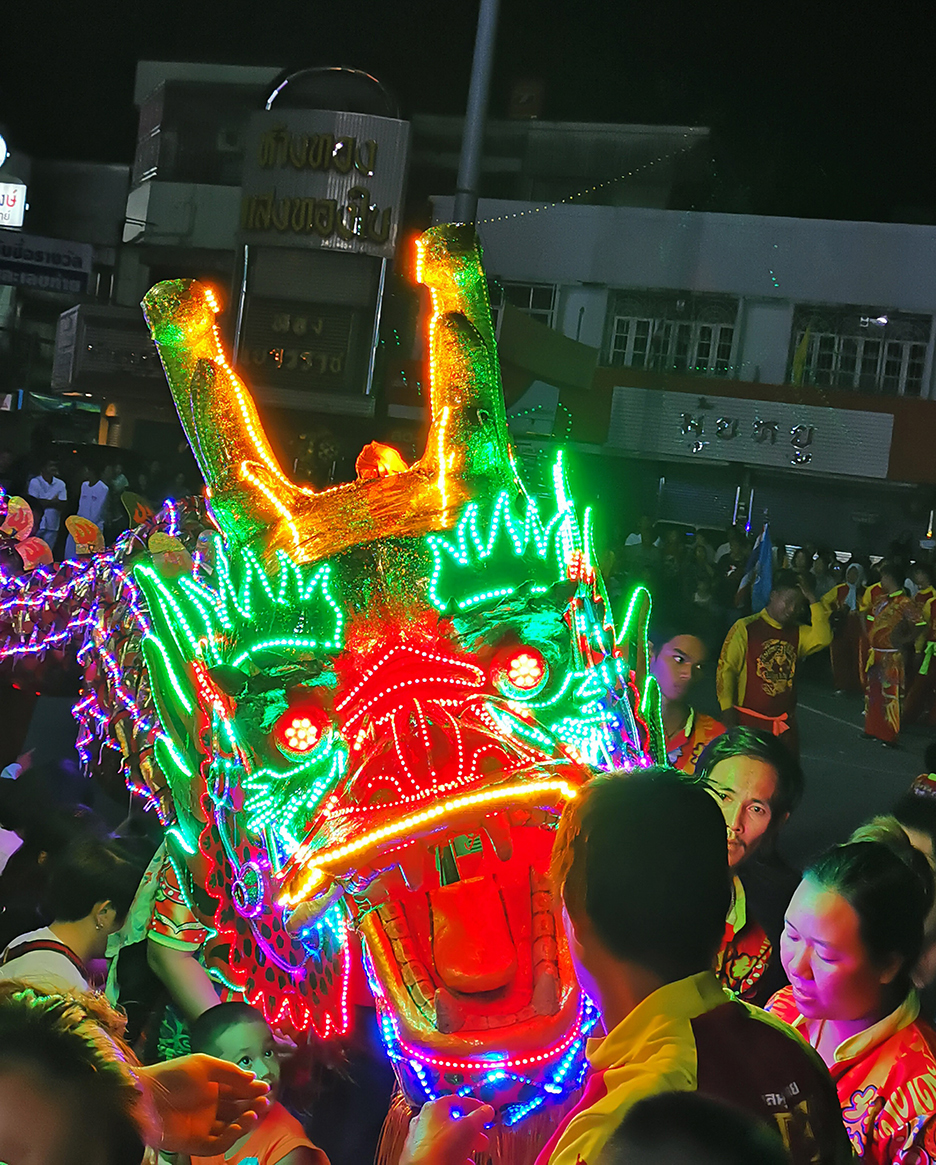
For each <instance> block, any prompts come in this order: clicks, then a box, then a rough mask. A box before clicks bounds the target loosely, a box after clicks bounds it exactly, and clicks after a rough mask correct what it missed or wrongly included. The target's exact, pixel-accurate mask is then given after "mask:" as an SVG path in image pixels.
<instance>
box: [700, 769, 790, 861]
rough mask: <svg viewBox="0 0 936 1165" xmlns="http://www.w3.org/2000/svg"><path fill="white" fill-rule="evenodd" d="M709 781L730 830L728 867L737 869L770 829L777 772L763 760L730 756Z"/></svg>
mask: <svg viewBox="0 0 936 1165" xmlns="http://www.w3.org/2000/svg"><path fill="white" fill-rule="evenodd" d="M708 779H709V785H710V790H709V791H710V792H711V794H712V796H713V797H714V798H715V800H716V801H717V802H718V804H719V806H720V807H721V811H722V814H723V815H724V818H725V824H726V825H727V826H728V865H729V866H730V867H731V868H732V869H734V867H735V866H738V865H740V864H741V862H743V861H745V860H746V859H747V858H749V857H750V856H751V855H752V854H753V853H754V852H755V850H756V849H757V847H758V846H759V845H760V844H761V842H762V841H763V840H764V836H765V834H766V833H767V830H768V829H769V828H770V823H771V821H772V820H773V810H772V808H771V802H772V800H773V797H774V794H775V793H776V792H777V771H776V769H775V768H774V767H773V765H769V764H768V763H767V762H766V761H763V760H760V758H759V757H754V756H729V757H725V759H724V760H720V761H719V762H718V764H717V765H715V767H714V768H713V769H712V771H711V772H710V773H709V778H708Z"/></svg>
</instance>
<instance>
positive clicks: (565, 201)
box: [478, 134, 695, 226]
mask: <svg viewBox="0 0 936 1165" xmlns="http://www.w3.org/2000/svg"><path fill="white" fill-rule="evenodd" d="M689 136H690V135H689V134H683V137H684V138H685V139H688V138H689ZM694 144H695V143H694V142H692V141H688V140H687V141H686V144H685V145H682V146H679V147H677V148H676V149H674V150H670V151H669V153H667V154H660V156H659V157H657V158H652V159H651V160H650V161H649V162H644V164H643V165H642V166H635V167H634V169H633V170H628V171H627V172H626V173H624V174H618V175H617V177H615V178H606V179H605V180H604V181H603V182H596V183H595V185H594V186H588V187H586V188H585V189H584V190H580V191H578V193H577V194H568V195H566V197H565V198H560V199H559V200H558V201H557V202H544V203H543V204H542V205H541V206H531V207H530V208H529V209H528V210H516V211H514V212H513V213H512V214H499V215H496V216H494V217H493V218H482V219H479V220H478V225H479V226H481V225H483V224H484V223H490V222H506V221H507V220H508V219H512V218H523V217H524V216H525V215H530V214H539V213H540V212H541V211H544V210H555V208H556V207H557V206H565V205H569V204H572V203H574V202H575V199H577V198H584V197H585V196H586V195H588V194H594V193H595V191H596V190H603V189H604V188H605V187H606V186H613V185H615V184H616V183H618V182H625V181H626V180H627V179H628V178H633V177H634V175H636V174H642V173H643V171H644V170H649V169H650V167H651V166H657V165H659V164H660V163H661V162H669V161H672V159H673V158H677V157H679V155H680V154H684V153H686V152H687V151H688V150H691V149H692V147H693V145H694Z"/></svg>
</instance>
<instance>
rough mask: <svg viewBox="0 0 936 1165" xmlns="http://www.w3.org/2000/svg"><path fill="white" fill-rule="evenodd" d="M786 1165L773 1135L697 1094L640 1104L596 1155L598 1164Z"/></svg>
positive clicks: (649, 1099)
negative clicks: (599, 1162) (665, 1162)
mask: <svg viewBox="0 0 936 1165" xmlns="http://www.w3.org/2000/svg"><path fill="white" fill-rule="evenodd" d="M661 1160H665V1161H667V1162H671V1163H672V1165H677V1163H679V1165H683V1163H684V1165H789V1162H790V1157H789V1155H788V1153H787V1151H786V1149H785V1148H784V1147H783V1141H782V1140H781V1139H780V1135H779V1133H778V1132H776V1131H774V1130H771V1129H770V1128H768V1127H767V1125H765V1124H762V1123H761V1122H760V1121H758V1120H755V1119H754V1117H752V1116H751V1115H750V1114H749V1113H746V1112H744V1111H742V1110H741V1109H738V1108H734V1107H732V1106H730V1105H727V1104H722V1103H721V1102H720V1101H717V1100H713V1099H712V1098H711V1097H708V1096H702V1095H700V1094H699V1093H698V1092H661V1093H659V1095H657V1096H648V1097H645V1098H644V1099H643V1100H639V1101H638V1102H637V1103H636V1104H635V1105H634V1106H633V1108H631V1109H630V1111H629V1112H628V1113H627V1116H625V1117H624V1120H623V1121H621V1123H620V1124H619V1125H618V1127H617V1129H616V1130H615V1131H614V1133H613V1134H612V1135H611V1138H610V1140H609V1141H608V1144H607V1146H606V1148H605V1149H604V1151H603V1152H602V1154H601V1158H600V1161H601V1165H645V1163H649V1162H658V1161H661Z"/></svg>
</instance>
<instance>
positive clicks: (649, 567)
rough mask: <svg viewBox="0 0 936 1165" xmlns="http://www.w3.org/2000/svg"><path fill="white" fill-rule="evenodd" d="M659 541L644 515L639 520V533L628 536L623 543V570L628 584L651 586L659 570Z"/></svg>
mask: <svg viewBox="0 0 936 1165" xmlns="http://www.w3.org/2000/svg"><path fill="white" fill-rule="evenodd" d="M660 560H661V554H660V539H659V538H658V537H657V536H656V529H655V527H654V525H653V523H652V521H651V520H650V518H648V517H647V516H646V514H645V515H644V516H643V517H642V518H641V519H640V533H639V535H638V536H637V537H636V540H635V536H634V535H633V534H628V536H627V538H626V539H625V541H624V569H625V572H626V574H627V576H628V584H629V585H632V584H634V583H636V582H643V583H647V584H649V585H651V586H652V584H653V583H654V582H655V581H656V577H657V573H658V571H659V568H660Z"/></svg>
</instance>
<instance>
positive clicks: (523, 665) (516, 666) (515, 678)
mask: <svg viewBox="0 0 936 1165" xmlns="http://www.w3.org/2000/svg"><path fill="white" fill-rule="evenodd" d="M548 674H549V668H548V666H547V663H546V660H545V659H544V658H543V655H542V653H541V652H539V651H537V650H536V648H535V647H526V646H524V647H512V648H510V650H509V651H506V652H504V653H503V654H502V655H501V656H500V658H499V659H498V661H497V664H496V666H495V669H494V679H495V681H496V683H497V685H498V687H499V688H500V689H501V691H503V692H504V693H505V694H506V695H509V696H514V695H516V696H529V695H532V694H533V693H535V692H538V691H539V690H540V689H541V688H542V687H543V685H544V684H545V683H546V680H547V678H548Z"/></svg>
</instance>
